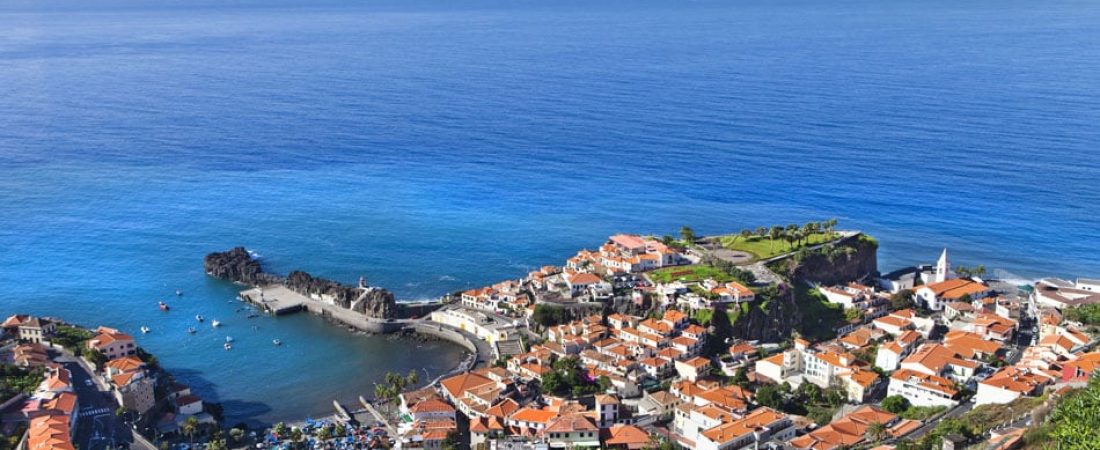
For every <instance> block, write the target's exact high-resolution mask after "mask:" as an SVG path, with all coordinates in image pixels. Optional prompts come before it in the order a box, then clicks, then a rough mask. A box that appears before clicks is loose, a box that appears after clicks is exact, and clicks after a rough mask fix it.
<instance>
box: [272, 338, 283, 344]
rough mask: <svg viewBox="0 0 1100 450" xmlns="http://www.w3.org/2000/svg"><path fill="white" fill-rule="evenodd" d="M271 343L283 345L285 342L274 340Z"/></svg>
mask: <svg viewBox="0 0 1100 450" xmlns="http://www.w3.org/2000/svg"><path fill="white" fill-rule="evenodd" d="M271 343H272V344H275V345H283V341H280V340H279V339H272V340H271Z"/></svg>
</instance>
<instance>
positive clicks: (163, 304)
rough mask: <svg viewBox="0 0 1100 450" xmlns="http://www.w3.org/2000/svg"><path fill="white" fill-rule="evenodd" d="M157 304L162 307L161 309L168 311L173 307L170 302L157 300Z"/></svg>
mask: <svg viewBox="0 0 1100 450" xmlns="http://www.w3.org/2000/svg"><path fill="white" fill-rule="evenodd" d="M157 306H158V307H159V308H160V310H161V311H168V310H169V309H171V308H170V307H169V306H168V304H167V303H164V302H157Z"/></svg>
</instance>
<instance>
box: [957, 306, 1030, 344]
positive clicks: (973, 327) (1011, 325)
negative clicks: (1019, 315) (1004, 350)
mask: <svg viewBox="0 0 1100 450" xmlns="http://www.w3.org/2000/svg"><path fill="white" fill-rule="evenodd" d="M1016 327H1017V323H1016V321H1015V320H1012V319H1009V318H1007V317H1001V316H998V315H996V314H989V313H979V314H978V315H977V316H976V317H975V318H974V320H973V321H972V322H970V323H968V324H967V325H966V326H965V327H964V328H963V329H965V330H966V331H970V332H973V333H977V334H979V335H981V336H982V337H983V338H985V339H992V340H996V341H1001V342H1006V341H1009V340H1011V339H1012V336H1013V335H1015V333H1016Z"/></svg>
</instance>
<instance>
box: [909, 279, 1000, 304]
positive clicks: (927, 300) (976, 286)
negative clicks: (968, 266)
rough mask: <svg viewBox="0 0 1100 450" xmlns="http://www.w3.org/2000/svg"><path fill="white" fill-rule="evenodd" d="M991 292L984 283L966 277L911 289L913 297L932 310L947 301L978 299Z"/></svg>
mask: <svg viewBox="0 0 1100 450" xmlns="http://www.w3.org/2000/svg"><path fill="white" fill-rule="evenodd" d="M992 293H993V291H992V290H991V289H989V287H988V286H986V285H985V284H982V283H979V282H977V281H973V280H970V279H967V278H952V279H950V280H946V281H941V282H938V283H931V284H927V285H924V286H920V287H917V288H915V289H914V290H913V295H914V298H915V299H916V300H919V301H920V302H922V303H923V304H924V305H925V307H927V308H928V309H930V310H933V311H940V310H942V309H943V306H944V305H945V304H946V303H948V302H953V301H964V300H966V299H970V300H973V299H980V298H983V297H985V296H988V295H990V294H992Z"/></svg>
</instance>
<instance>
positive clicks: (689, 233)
mask: <svg viewBox="0 0 1100 450" xmlns="http://www.w3.org/2000/svg"><path fill="white" fill-rule="evenodd" d="M680 239H681V240H683V241H684V243H685V244H691V243H692V242H695V230H692V229H691V227H689V226H687V225H684V226H682V227H680Z"/></svg>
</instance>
